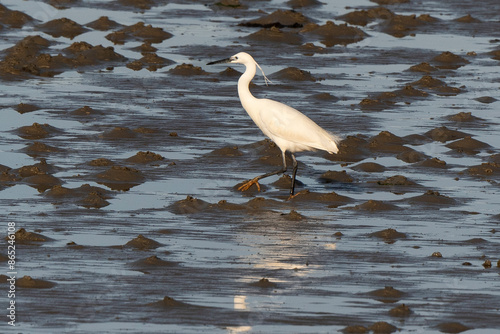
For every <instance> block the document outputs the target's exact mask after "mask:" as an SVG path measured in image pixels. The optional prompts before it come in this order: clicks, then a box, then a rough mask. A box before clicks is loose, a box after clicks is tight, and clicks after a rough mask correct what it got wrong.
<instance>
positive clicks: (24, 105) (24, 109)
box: [14, 103, 41, 114]
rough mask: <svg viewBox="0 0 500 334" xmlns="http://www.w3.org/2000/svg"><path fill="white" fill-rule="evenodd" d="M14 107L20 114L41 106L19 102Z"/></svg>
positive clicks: (38, 108) (35, 109)
mask: <svg viewBox="0 0 500 334" xmlns="http://www.w3.org/2000/svg"><path fill="white" fill-rule="evenodd" d="M14 109H16V111H17V112H18V113H20V114H26V113H29V112H32V111H37V110H40V109H41V108H40V107H38V106H36V105H34V104H29V103H19V104H18V105H17V106H16V107H15V108H14Z"/></svg>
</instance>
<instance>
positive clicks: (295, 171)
mask: <svg viewBox="0 0 500 334" xmlns="http://www.w3.org/2000/svg"><path fill="white" fill-rule="evenodd" d="M291 156H292V160H293V172H292V188H291V189H290V196H293V193H294V191H295V175H297V169H298V168H299V165H298V164H297V160H296V159H295V156H294V155H293V153H292V154H291Z"/></svg>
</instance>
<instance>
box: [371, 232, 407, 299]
mask: <svg viewBox="0 0 500 334" xmlns="http://www.w3.org/2000/svg"><path fill="white" fill-rule="evenodd" d="M385 231H387V233H388V234H390V235H394V234H395V233H396V232H397V231H396V230H391V229H389V230H385ZM382 232H384V231H382ZM377 233H379V232H377ZM384 233H385V232H384ZM398 237H400V238H405V237H406V236H404V235H403V236H398ZM368 295H369V296H371V297H373V298H375V299H376V300H378V301H381V302H383V303H395V302H397V301H398V300H400V299H401V298H403V297H405V296H406V293H404V292H403V291H400V290H397V289H394V288H393V287H392V286H386V287H385V288H383V289H379V290H374V291H370V292H368Z"/></svg>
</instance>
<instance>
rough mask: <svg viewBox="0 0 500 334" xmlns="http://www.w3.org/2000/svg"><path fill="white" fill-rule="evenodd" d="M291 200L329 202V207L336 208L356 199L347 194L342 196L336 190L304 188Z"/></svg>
mask: <svg viewBox="0 0 500 334" xmlns="http://www.w3.org/2000/svg"><path fill="white" fill-rule="evenodd" d="M290 201H292V202H294V201H297V202H302V201H303V202H308V201H310V202H321V203H324V204H327V205H328V207H331V208H336V207H339V206H342V205H345V204H347V203H351V202H353V201H354V200H353V199H352V198H350V197H347V196H342V195H339V194H337V193H335V192H330V193H317V192H311V191H309V190H302V191H300V192H299V193H297V194H296V196H295V197H293V198H292V199H290Z"/></svg>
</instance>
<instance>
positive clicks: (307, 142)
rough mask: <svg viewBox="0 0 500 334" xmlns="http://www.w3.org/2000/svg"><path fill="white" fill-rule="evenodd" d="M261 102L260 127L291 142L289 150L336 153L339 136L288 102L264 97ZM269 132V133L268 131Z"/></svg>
mask: <svg viewBox="0 0 500 334" xmlns="http://www.w3.org/2000/svg"><path fill="white" fill-rule="evenodd" d="M261 101H262V102H261V103H260V113H259V116H260V121H261V125H259V124H258V125H259V127H260V128H261V129H262V131H263V132H264V133H265V134H266V135H268V136H269V137H271V139H280V140H282V141H287V142H290V147H289V148H288V149H289V150H292V151H303V150H311V149H320V150H325V151H328V152H333V153H336V152H337V151H338V149H337V145H336V142H337V141H338V138H337V137H336V136H334V135H332V134H331V133H329V132H328V131H326V130H324V129H323V128H321V127H320V126H319V125H317V124H316V123H315V122H314V121H312V120H311V119H310V118H309V117H307V116H306V115H304V114H302V113H301V112H300V111H298V110H296V109H294V108H292V107H289V106H287V105H286V104H283V103H280V102H276V101H273V100H268V99H263V100H261ZM266 132H267V133H266Z"/></svg>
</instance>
